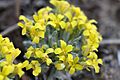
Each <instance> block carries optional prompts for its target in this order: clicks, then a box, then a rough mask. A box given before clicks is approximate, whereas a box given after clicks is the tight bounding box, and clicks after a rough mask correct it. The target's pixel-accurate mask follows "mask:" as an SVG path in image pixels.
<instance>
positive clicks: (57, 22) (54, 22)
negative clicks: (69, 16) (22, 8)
mask: <svg viewBox="0 0 120 80" xmlns="http://www.w3.org/2000/svg"><path fill="white" fill-rule="evenodd" d="M63 18H64V16H63V15H61V14H58V15H55V14H53V13H50V14H49V19H50V21H48V23H47V25H51V26H53V27H54V28H56V29H59V28H60V27H61V28H63V26H64V24H65V22H64V21H62V19H63Z"/></svg>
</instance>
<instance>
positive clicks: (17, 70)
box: [14, 60, 29, 77]
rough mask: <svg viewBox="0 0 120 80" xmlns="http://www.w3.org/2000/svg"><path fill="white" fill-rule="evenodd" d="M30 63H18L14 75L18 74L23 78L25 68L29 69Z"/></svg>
mask: <svg viewBox="0 0 120 80" xmlns="http://www.w3.org/2000/svg"><path fill="white" fill-rule="evenodd" d="M28 64H29V62H28V61H27V60H26V61H24V62H23V63H18V64H16V65H15V70H14V73H16V74H18V75H19V77H21V76H22V75H23V74H24V71H23V70H22V69H23V68H25V67H27V66H28Z"/></svg>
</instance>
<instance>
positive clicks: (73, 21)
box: [1, 0, 102, 76]
mask: <svg viewBox="0 0 120 80" xmlns="http://www.w3.org/2000/svg"><path fill="white" fill-rule="evenodd" d="M50 3H51V4H52V5H53V6H54V8H50V7H46V8H42V9H40V10H39V11H38V12H37V13H35V14H34V15H33V19H28V18H26V17H25V16H23V15H21V16H20V17H19V19H20V20H22V21H23V22H19V23H18V25H19V26H20V27H21V28H22V35H26V36H28V37H29V38H30V39H31V40H32V42H33V43H36V45H39V46H37V47H33V46H30V47H29V48H28V49H27V52H26V53H25V57H26V58H27V59H28V60H30V64H29V62H28V63H26V64H28V65H27V66H26V69H27V70H29V69H31V68H32V69H33V75H34V76H38V75H39V73H41V69H42V67H41V66H40V65H42V63H46V64H47V65H46V66H50V64H54V66H55V68H56V69H57V70H65V71H68V72H69V73H70V74H74V73H75V72H76V71H81V70H83V69H85V68H86V69H88V67H90V68H94V69H95V72H96V73H98V72H99V69H100V68H99V66H98V64H102V60H101V59H98V56H97V54H96V53H95V51H98V50H97V48H98V47H99V44H100V42H101V40H102V37H101V35H100V34H99V32H97V27H96V25H95V24H96V23H97V22H96V21H95V20H88V18H87V17H86V15H85V14H84V13H83V11H82V10H81V9H80V8H79V7H75V6H74V5H70V4H69V3H68V2H67V1H63V0H50ZM55 31H56V33H55ZM53 35H56V36H53ZM66 35H67V36H66ZM53 38H54V39H53ZM52 43H55V45H54V46H53V44H52ZM59 43H60V44H59ZM51 44H52V45H51ZM67 44H68V45H67ZM44 45H47V46H48V47H47V48H46V47H45V46H44ZM1 50H2V49H1ZM6 50H7V49H3V50H2V53H5V52H7V51H6ZM14 51H15V50H14ZM17 51H18V50H17V49H16V51H15V52H17ZM18 52H19V51H18ZM51 56H52V57H51ZM53 58H54V59H53ZM6 59H7V58H6ZM12 59H14V58H12ZM8 61H10V60H8Z"/></svg>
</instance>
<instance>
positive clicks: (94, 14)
mask: <svg viewBox="0 0 120 80" xmlns="http://www.w3.org/2000/svg"><path fill="white" fill-rule="evenodd" d="M68 1H69V2H70V3H71V4H74V5H76V6H79V7H81V9H82V10H83V11H84V12H85V14H86V15H87V16H88V18H89V19H95V20H97V21H98V25H97V26H98V30H99V32H100V33H101V34H102V36H103V39H109V40H110V41H109V42H108V41H106V42H107V44H104V43H103V44H101V45H100V48H99V52H98V55H99V57H102V58H103V61H104V65H103V66H102V69H101V73H100V74H92V72H84V73H83V72H82V73H81V74H80V75H79V76H73V79H74V78H76V79H75V80H78V79H80V80H120V76H119V74H120V65H119V64H118V63H120V62H119V60H120V59H119V58H120V56H119V54H120V51H119V50H120V41H119V40H120V0H68ZM45 6H51V5H50V4H49V0H0V32H1V33H2V34H3V35H4V36H8V37H9V38H10V39H11V41H13V43H14V44H15V47H19V48H20V49H21V50H22V52H23V53H24V52H25V48H24V45H23V44H22V43H23V37H22V36H21V29H20V28H18V27H17V26H16V24H17V22H18V16H19V15H21V14H23V15H25V16H27V17H29V16H31V15H32V14H33V13H34V12H35V11H37V10H39V9H40V8H42V7H45ZM114 43H115V44H114ZM22 55H23V54H21V55H20V57H19V58H18V59H20V60H23V59H22Z"/></svg>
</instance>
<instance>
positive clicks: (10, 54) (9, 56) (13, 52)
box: [5, 49, 21, 63]
mask: <svg viewBox="0 0 120 80" xmlns="http://www.w3.org/2000/svg"><path fill="white" fill-rule="evenodd" d="M20 53H21V51H20V50H19V49H13V50H10V51H9V52H8V53H7V54H6V56H5V57H6V61H7V62H9V63H13V61H14V60H15V58H16V57H17V56H18V55H19V54H20Z"/></svg>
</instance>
